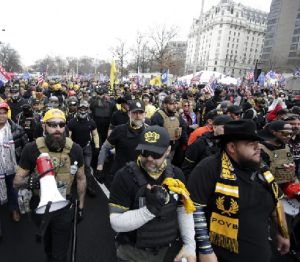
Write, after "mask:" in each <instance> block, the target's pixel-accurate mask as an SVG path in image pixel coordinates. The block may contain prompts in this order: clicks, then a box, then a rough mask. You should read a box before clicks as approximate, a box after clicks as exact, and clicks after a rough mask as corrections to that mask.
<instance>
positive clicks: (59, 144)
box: [45, 131, 66, 152]
mask: <svg viewBox="0 0 300 262" xmlns="http://www.w3.org/2000/svg"><path fill="white" fill-rule="evenodd" d="M45 143H46V146H47V147H48V149H49V151H52V152H59V151H61V150H62V149H63V148H64V147H65V144H66V133H65V132H64V133H63V134H62V135H61V136H60V137H59V138H57V137H55V136H54V135H53V134H52V135H51V134H49V133H48V132H47V131H45Z"/></svg>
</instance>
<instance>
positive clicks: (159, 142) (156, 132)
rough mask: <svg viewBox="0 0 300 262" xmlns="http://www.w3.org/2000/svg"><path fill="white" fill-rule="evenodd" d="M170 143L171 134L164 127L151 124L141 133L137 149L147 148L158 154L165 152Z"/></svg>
mask: <svg viewBox="0 0 300 262" xmlns="http://www.w3.org/2000/svg"><path fill="white" fill-rule="evenodd" d="M169 145H170V136H169V134H168V132H167V130H166V129H165V128H164V127H161V126H149V127H147V128H146V129H145V130H144V131H143V133H142V134H141V136H140V141H139V144H138V146H137V147H136V150H140V151H143V150H147V151H150V152H154V153H157V154H163V153H164V152H166V150H167V149H168V147H169Z"/></svg>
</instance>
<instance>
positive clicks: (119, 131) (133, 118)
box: [95, 100, 146, 183]
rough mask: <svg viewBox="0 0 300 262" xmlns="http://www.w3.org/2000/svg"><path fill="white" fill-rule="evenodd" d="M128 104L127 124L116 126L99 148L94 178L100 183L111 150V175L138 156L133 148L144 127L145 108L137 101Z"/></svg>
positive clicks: (102, 179)
mask: <svg viewBox="0 0 300 262" xmlns="http://www.w3.org/2000/svg"><path fill="white" fill-rule="evenodd" d="M128 104H129V112H128V116H129V121H128V123H127V124H123V125H118V126H116V127H115V128H114V129H113V130H112V132H111V134H110V136H109V137H108V138H107V140H106V141H105V142H104V144H103V145H102V147H101V150H100V153H99V157H98V165H97V172H96V176H95V177H96V178H97V180H98V181H99V182H100V183H103V182H104V181H105V179H106V176H105V174H104V173H103V165H104V162H105V160H106V157H107V156H108V154H109V151H110V150H111V149H113V148H115V150H116V154H115V159H114V162H113V165H112V168H111V174H112V175H114V174H115V173H116V172H117V171H118V170H119V169H120V168H121V167H123V166H124V165H125V164H126V163H127V162H129V161H133V160H134V159H136V158H137V155H138V154H137V152H136V150H135V148H136V146H137V144H138V142H139V137H140V135H141V133H142V132H143V131H144V129H145V126H146V124H145V123H144V122H145V106H144V104H143V102H141V101H139V100H132V101H129V102H128Z"/></svg>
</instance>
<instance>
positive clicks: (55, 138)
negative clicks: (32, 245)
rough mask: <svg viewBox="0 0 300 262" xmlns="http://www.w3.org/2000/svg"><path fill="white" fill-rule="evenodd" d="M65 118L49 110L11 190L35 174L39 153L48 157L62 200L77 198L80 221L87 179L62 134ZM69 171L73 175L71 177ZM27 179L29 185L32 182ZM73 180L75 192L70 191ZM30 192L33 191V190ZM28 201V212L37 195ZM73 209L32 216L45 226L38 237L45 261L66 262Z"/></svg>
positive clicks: (75, 147) (76, 147)
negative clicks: (39, 135)
mask: <svg viewBox="0 0 300 262" xmlns="http://www.w3.org/2000/svg"><path fill="white" fill-rule="evenodd" d="M65 127H66V118H65V114H64V113H63V112H62V111H61V110H59V109H50V110H48V111H47V112H46V114H45V116H44V118H43V129H44V136H43V137H39V138H37V139H36V141H34V142H31V143H29V144H27V145H26V146H25V147H24V149H23V152H22V155H21V159H20V162H19V164H18V167H17V171H16V176H15V179H14V187H15V188H20V187H22V186H26V185H27V183H28V182H27V180H26V177H27V176H28V175H29V174H32V173H33V172H37V171H36V170H35V169H36V164H37V158H38V157H39V156H40V155H41V154H42V153H48V154H49V155H50V158H51V160H52V163H53V166H54V170H53V171H54V173H55V179H56V182H57V184H58V185H60V187H59V189H61V190H60V192H61V194H62V195H63V197H65V198H66V199H68V200H70V201H72V200H73V199H74V198H75V197H76V196H77V195H78V199H79V209H78V210H79V218H82V211H83V206H84V199H85V191H86V177H85V174H84V161H83V154H82V149H81V147H80V146H79V145H77V144H76V143H73V141H72V140H71V139H70V138H68V137H66V134H65ZM71 167H72V173H71ZM31 178H32V176H31V177H30V179H29V181H33V179H31ZM74 179H76V182H77V190H76V191H77V192H74V191H75V187H72V185H73V181H74ZM31 188H36V187H32V184H31ZM33 192H34V195H33V197H32V199H31V203H30V205H31V209H32V210H35V208H36V207H37V206H38V204H39V194H37V190H34V191H33ZM73 207H74V205H68V206H66V207H65V208H62V209H59V210H57V211H54V212H51V213H50V214H49V216H48V218H47V219H45V220H44V217H43V215H39V214H36V213H34V217H33V218H34V220H35V221H36V223H37V225H38V226H40V225H41V223H42V222H43V224H44V223H45V227H44V228H45V230H44V231H43V234H41V237H42V239H43V243H44V247H45V252H46V255H47V259H48V260H47V261H60V262H65V261H67V254H68V248H69V244H70V238H71V232H72V225H73V214H74V211H73Z"/></svg>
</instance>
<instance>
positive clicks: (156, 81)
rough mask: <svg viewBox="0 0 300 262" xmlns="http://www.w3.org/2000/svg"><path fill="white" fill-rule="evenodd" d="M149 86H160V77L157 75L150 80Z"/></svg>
mask: <svg viewBox="0 0 300 262" xmlns="http://www.w3.org/2000/svg"><path fill="white" fill-rule="evenodd" d="M150 85H152V86H159V87H160V86H161V76H160V75H158V76H156V77H154V78H153V79H151V80H150Z"/></svg>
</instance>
